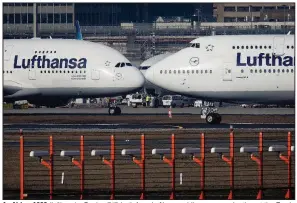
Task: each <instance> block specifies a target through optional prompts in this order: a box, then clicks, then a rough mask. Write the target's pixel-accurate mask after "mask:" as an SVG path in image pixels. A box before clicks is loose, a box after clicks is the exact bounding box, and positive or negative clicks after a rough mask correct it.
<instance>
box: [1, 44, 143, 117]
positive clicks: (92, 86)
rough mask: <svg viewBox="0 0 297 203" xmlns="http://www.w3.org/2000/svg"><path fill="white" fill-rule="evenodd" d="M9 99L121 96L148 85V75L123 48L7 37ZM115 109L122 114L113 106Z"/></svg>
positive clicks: (56, 101) (58, 101)
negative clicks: (124, 54) (117, 49)
mask: <svg viewBox="0 0 297 203" xmlns="http://www.w3.org/2000/svg"><path fill="white" fill-rule="evenodd" d="M3 75H4V87H3V94H4V101H16V100H27V101H29V102H30V103H33V104H37V105H49V106H55V105H64V104H66V103H67V102H68V101H69V99H71V98H77V97H80V98H82V97H105V96H117V95H122V94H127V93H130V92H135V91H137V90H139V89H141V88H142V86H143V84H144V77H143V75H142V73H141V72H140V71H139V70H138V69H137V68H136V67H133V66H132V65H131V63H130V62H129V60H128V59H127V58H126V57H124V56H123V55H122V54H121V53H119V52H118V51H116V50H115V49H112V48H110V47H108V46H105V45H102V44H99V43H92V42H87V41H83V40H65V39H13V40H4V67H3ZM109 113H110V114H120V113H121V110H120V108H119V107H111V108H110V109H109Z"/></svg>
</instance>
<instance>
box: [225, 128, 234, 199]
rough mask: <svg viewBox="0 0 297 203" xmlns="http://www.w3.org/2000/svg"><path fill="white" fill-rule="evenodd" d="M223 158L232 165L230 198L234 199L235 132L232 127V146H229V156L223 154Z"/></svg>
mask: <svg viewBox="0 0 297 203" xmlns="http://www.w3.org/2000/svg"><path fill="white" fill-rule="evenodd" d="M222 159H223V160H224V161H225V162H227V163H228V164H229V166H230V192H229V195H228V199H233V190H234V132H233V129H231V132H230V146H229V158H227V157H225V156H224V155H222Z"/></svg>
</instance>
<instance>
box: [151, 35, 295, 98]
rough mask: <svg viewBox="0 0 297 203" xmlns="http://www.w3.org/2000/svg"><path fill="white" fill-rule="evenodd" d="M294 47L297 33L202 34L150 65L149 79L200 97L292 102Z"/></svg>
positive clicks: (182, 92)
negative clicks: (205, 35)
mask: <svg viewBox="0 0 297 203" xmlns="http://www.w3.org/2000/svg"><path fill="white" fill-rule="evenodd" d="M294 45H295V44H294V36H293V35H236V36H208V37H201V38H198V39H195V40H193V41H192V42H191V47H187V48H185V49H182V50H181V51H179V52H177V53H175V54H173V55H171V56H169V57H167V58H165V59H164V60H162V61H160V62H158V63H156V64H155V65H154V66H152V67H151V68H150V69H149V70H148V71H147V72H146V79H148V80H149V81H150V82H152V83H154V84H156V85H158V86H160V87H162V88H165V89H167V90H169V91H174V92H177V93H180V94H184V95H188V96H194V97H196V98H201V99H208V100H217V101H251V102H259V103H294V102H295V95H294V72H295V56H294Z"/></svg>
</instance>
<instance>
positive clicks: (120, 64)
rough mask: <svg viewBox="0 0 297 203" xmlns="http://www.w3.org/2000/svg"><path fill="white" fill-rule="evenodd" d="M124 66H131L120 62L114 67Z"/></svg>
mask: <svg viewBox="0 0 297 203" xmlns="http://www.w3.org/2000/svg"><path fill="white" fill-rule="evenodd" d="M125 66H132V64H131V63H124V62H120V63H117V65H115V67H125Z"/></svg>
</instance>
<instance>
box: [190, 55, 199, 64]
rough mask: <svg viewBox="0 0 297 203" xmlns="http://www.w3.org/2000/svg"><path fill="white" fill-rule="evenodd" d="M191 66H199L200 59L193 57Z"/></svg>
mask: <svg viewBox="0 0 297 203" xmlns="http://www.w3.org/2000/svg"><path fill="white" fill-rule="evenodd" d="M189 63H190V64H191V66H197V65H198V64H199V58H198V57H192V58H191V59H190V61H189Z"/></svg>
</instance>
